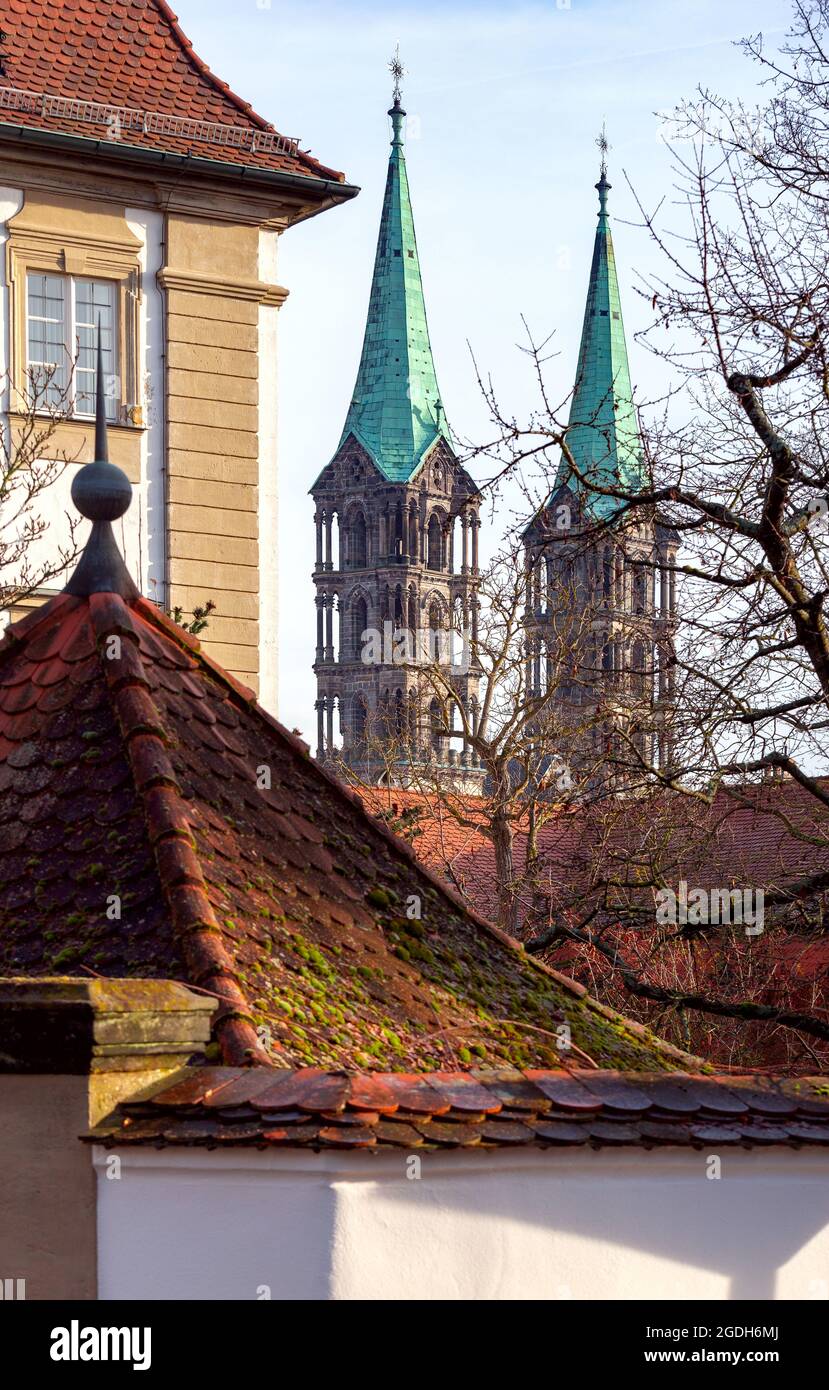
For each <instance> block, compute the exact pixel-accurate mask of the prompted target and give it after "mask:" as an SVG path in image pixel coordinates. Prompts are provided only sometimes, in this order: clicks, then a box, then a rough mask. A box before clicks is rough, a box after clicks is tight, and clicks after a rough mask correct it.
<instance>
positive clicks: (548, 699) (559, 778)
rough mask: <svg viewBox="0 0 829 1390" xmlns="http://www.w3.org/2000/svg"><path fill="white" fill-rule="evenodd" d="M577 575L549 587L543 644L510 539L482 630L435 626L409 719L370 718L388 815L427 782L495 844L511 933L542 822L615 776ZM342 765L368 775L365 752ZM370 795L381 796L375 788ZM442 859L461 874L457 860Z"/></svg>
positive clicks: (485, 587) (488, 595) (427, 795)
mask: <svg viewBox="0 0 829 1390" xmlns="http://www.w3.org/2000/svg"><path fill="white" fill-rule="evenodd" d="M574 582H575V581H574V579H573V577H572V576H568V577H563V578H561V579H560V581H559V584H558V586H557V588H556V591H555V593H554V594H550V595H547V601H549V602H550V603H551V604H552V606H553V607H554V608H555V610H556V612H557V613H558V614H559V615H560V617H559V621H558V623H557V625H556V627H555V630H554V632H551V633H549V634H548V636H547V638H546V639H545V641H544V645H543V648H542V647H541V646H540V645H537V644H535V643H534V639H533V636H532V623H531V614H530V612H529V608H530V606H531V605H532V602H533V596H532V593H531V591H530V588H529V587H528V583H527V579H526V577H525V574H524V567H523V559H522V557H521V554H520V551H518V550H516V547H515V545H514V544H513V545H512V546H509V547H507V548H506V549H505V550H504V551H503V553H501V554H500V555H498V556H497V557H496V559H495V560H494V561H493V562H492V564H491V565H489V566H488V567H487V568H485V570H484V571H483V573H482V576H481V582H480V589H479V599H480V617H479V622H478V624H477V626H476V631H475V633H474V635H473V634H472V633H470V632H464V631H463V630H462V629H461V628H460V626H457V627H455V628H454V630H452V631H451V632H447V633H434V634H430V637H434V639H435V641H434V645H433V646H432V647H431V650H429V651H424V652H421V653H416V654H414V655H415V657H416V659H415V660H414V661H412V662H411V663H410V664H409V665H408V667H407V669H408V670H409V671H410V672H412V673H413V674H414V675H415V676H416V678H417V689H416V695H415V696H414V699H413V700H411V701H410V703H409V717H408V718H407V720H406V724H405V728H404V729H402V730H401V729H397V728H396V727H394V726H393V725H391V724H390V723H389V721H388V720H387V719H385V720H384V719H383V718H382V716H380V717H378V716H377V715H376V714H375V717H374V719H373V720H370V721H369V723H368V726H367V729H366V735H365V737H366V740H367V741H369V740H370V741H371V743H372V747H371V756H370V757H369V758H368V759H367V762H368V764H369V765H372V766H376V764H377V763H378V762H381V764H382V765H383V767H384V769H385V771H384V775H383V777H382V779H381V780H382V782H383V783H384V784H385V786H386V788H387V792H386V796H385V804H386V811H387V814H392V812H391V808H392V806H393V805H394V804H395V801H394V793H395V791H396V790H397V789H399V788H401V787H405V788H407V789H408V790H409V791H415V792H417V793H418V795H419V797H420V803H421V807H422V813H423V815H424V816H426V817H430V818H432V819H433V818H434V817H435V816H436V815H438V814H440V815H441V816H443V817H445V818H448V819H450V820H451V821H453V822H454V823H455V825H457V826H459V827H462V828H464V829H467V830H469V831H474V832H475V833H476V834H478V835H481V836H483V837H484V838H485V839H486V841H487V842H488V843H489V844H490V845H491V847H492V852H493V871H494V884H495V891H496V898H497V905H494V906H495V910H494V912H493V915H494V916H496V917H497V919H498V921H499V922H500V923H501V925H502V926H504V927H505V929H507V930H509V931H511V932H513V933H517V932H518V931H519V928H520V924H521V921H522V919H523V916H524V914H525V911H526V909H527V906H528V904H529V903H530V902H531V901H532V897H533V893H534V883H535V878H536V874H537V866H538V858H539V855H538V845H539V837H540V835H541V832H542V830H543V828H544V827H545V825H546V824H547V823H548V822H549V821H550V820H551V818H553V817H554V816H556V815H557V814H558V813H559V812H560V811H561V808H562V807H563V806H567V805H575V804H577V803H579V802H583V801H585V800H588V799H592V798H594V797H596V796H598V795H599V794H600V790H601V788H602V787H603V786H604V785H605V784H606V781H607V777H608V752H607V748H606V747H605V741H604V711H603V710H602V709H601V708H597V706H596V703H595V699H594V698H593V689H594V684H595V680H596V675H597V671H596V666H597V661H598V660H599V655H598V649H597V644H596V639H595V634H594V631H593V629H594V618H595V613H594V603H595V601H596V596H595V595H590V596H588V601H587V602H586V603H585V602H582V603H580V604H578V605H577V604H576V603H575V602H574V592H573V586H574ZM455 621H456V622H457V621H458V620H457V618H456V619H455ZM469 669H472V670H474V671H475V672H476V673H477V675H478V678H479V688H478V697H477V700H476V701H475V702H474V703H472V702H470V701H469V700H468V699H467V694H466V691H467V683H466V680H465V679H459V672H463V675H464V676H465V675H466V672H467V671H468V670H469ZM458 744H460V745H461V746H460V748H457V747H453V745H458ZM564 750H568V751H567V754H566V755H565V751H564ZM340 771H341V773H342V775H344V776H345V777H346V778H348V779H349V780H350V781H352V783H354V784H356V785H360V784H361V778H360V765H359V761H358V760H357V761H355V760H353V759H352V760H351V761H350V762H349V764H348V766H345V765H343V766H342V767H341V768H340ZM363 785H364V784H363ZM375 785H376V784H375ZM472 785H474V787H475V793H476V794H474V795H470V789H471V786H472ZM366 790H368V789H367V788H366ZM370 799H371V802H372V804H373V805H374V806H375V807H377V806H378V805H382V802H383V798H378V796H377V794H376V792H375V791H374V790H373V789H372V794H371V798H370ZM395 820H396V821H397V822H398V823H399V824H398V828H401V829H405V828H406V826H405V824H404V822H402V821H401V819H400V816H399V815H396V816H395ZM409 821H410V824H413V817H412V816H411V814H410V816H409ZM516 836H519V838H520V845H521V854H520V862H519V861H518V860H517V859H516V854H515V846H516ZM444 868H445V869H446V870H447V871H448V872H450V873H451V864H450V863H449V862H448V861H447V862H446V863H445V865H444ZM458 886H459V887H463V885H462V884H458Z"/></svg>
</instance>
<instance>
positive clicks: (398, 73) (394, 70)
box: [389, 43, 406, 111]
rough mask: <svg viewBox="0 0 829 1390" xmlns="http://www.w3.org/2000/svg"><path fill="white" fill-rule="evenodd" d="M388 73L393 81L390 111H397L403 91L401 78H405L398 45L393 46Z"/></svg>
mask: <svg viewBox="0 0 829 1390" xmlns="http://www.w3.org/2000/svg"><path fill="white" fill-rule="evenodd" d="M389 72H390V73H391V75H392V78H393V80H394V89H393V91H392V110H393V111H399V110H400V102H401V98H402V96H403V89H402V85H401V84H402V82H403V78H404V77H405V76H406V69H405V68H404V66H403V64H402V62H401V61H400V44H399V43H398V44H396V45H395V49H394V55H393V57H391V58H390V59H389Z"/></svg>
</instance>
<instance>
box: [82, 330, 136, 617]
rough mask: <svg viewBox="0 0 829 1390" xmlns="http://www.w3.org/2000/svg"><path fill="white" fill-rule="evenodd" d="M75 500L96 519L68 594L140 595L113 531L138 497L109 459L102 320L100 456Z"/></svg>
mask: <svg viewBox="0 0 829 1390" xmlns="http://www.w3.org/2000/svg"><path fill="white" fill-rule="evenodd" d="M72 501H73V502H74V504H75V506H76V507H77V509H78V511H79V512H80V514H81V516H85V517H88V519H89V520H90V521H91V522H92V531H91V532H90V535H89V540H88V541H87V543H86V548H85V549H84V552H83V555H82V556H81V558H80V561H79V562H78V567H77V569H76V570H75V573H74V574H73V575H72V578H71V579H70V580H69V583H68V584H67V585H66V590H65V592H66V593H67V594H75V595H77V596H84V595H87V594H110V593H111V594H120V595H121V597H122V598H126V599H133V598H138V589H137V588H136V586H135V584H134V583H133V580H132V578H131V576H130V573H129V571H128V569H127V567H126V565H125V564H124V557H123V556H122V554H121V552H120V550H119V549H118V545H117V542H116V540H115V536H114V535H113V533H112V522H113V521H117V520H118V518H119V517H120V516H123V515H124V513H125V512H126V510H127V508H128V507H129V505H130V502H131V501H132V484H131V483H130V480H129V478H128V477H127V475H126V473H125V472H124V470H123V469H122V468H118V467H117V465H116V464H114V463H110V462H109V445H108V441H107V420H106V391H105V378H104V353H103V348H102V346H101V321H100V318H99V320H98V362H97V369H96V381H95V459H94V462H92V463H86V464H84V466H83V467H82V468H79V469H78V471H77V473H76V474H75V477H74V478H73V480H72Z"/></svg>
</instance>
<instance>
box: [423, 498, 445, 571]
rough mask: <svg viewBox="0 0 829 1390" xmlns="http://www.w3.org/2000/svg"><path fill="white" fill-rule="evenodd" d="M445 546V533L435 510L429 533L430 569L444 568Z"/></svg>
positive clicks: (428, 556)
mask: <svg viewBox="0 0 829 1390" xmlns="http://www.w3.org/2000/svg"><path fill="white" fill-rule="evenodd" d="M442 548H443V533H442V531H441V526H440V518H439V517H438V516H437V514H436V513H435V512H433V513H432V515H431V517H430V519H429V530H428V533H427V561H426V563H427V565H428V567H429V569H430V570H440V569H442V568H443V565H442V555H441V550H442Z"/></svg>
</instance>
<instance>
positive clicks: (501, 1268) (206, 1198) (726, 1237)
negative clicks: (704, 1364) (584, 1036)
mask: <svg viewBox="0 0 829 1390" xmlns="http://www.w3.org/2000/svg"><path fill="white" fill-rule="evenodd" d="M117 1153H118V1155H119V1156H120V1159H121V1170H120V1172H121V1175H120V1177H119V1178H108V1177H107V1176H106V1173H107V1161H106V1156H105V1155H104V1153H103V1150H100V1151H99V1150H96V1164H97V1166H98V1174H99V1182H98V1263H99V1279H100V1287H99V1296H100V1297H101V1298H105V1299H111V1298H139V1299H142V1298H143V1299H146V1298H157V1299H182V1298H193V1299H256V1298H262V1297H271V1298H274V1299H321V1298H337V1299H382V1300H400V1299H438V1300H447V1299H464V1300H477V1299H495V1300H498V1299H545V1300H546V1299H552V1300H561V1299H639V1298H649V1299H668V1300H681V1299H689V1298H699V1299H712V1300H717V1299H732V1298H734V1299H739V1298H752V1299H761V1300H763V1299H774V1298H785V1299H826V1298H827V1297H829V1181H827V1179H829V1156H827V1155H822V1154H820V1153H819V1152H814V1153H813V1152H811V1151H799V1152H793V1151H791V1150H783V1149H781V1150H774V1151H772V1150H766V1151H765V1152H762V1151H753V1152H747V1151H744V1150H729V1149H727V1148H725V1149H723V1150H722V1151H721V1152H720V1153H719V1154H711V1153H706V1152H704V1151H700V1152H697V1151H686V1150H661V1151H653V1150H652V1151H645V1150H635V1151H634V1150H631V1151H629V1152H624V1153H621V1152H619V1151H615V1152H614V1151H611V1150H602V1151H599V1152H593V1151H580V1152H579V1153H578V1154H576V1153H562V1152H560V1151H550V1150H548V1151H546V1152H535V1151H527V1152H524V1153H521V1154H516V1153H515V1152H513V1153H507V1152H504V1151H487V1152H486V1153H484V1152H481V1153H478V1154H473V1153H470V1154H461V1153H446V1154H425V1155H422V1156H419V1157H420V1161H421V1176H420V1177H419V1178H409V1177H407V1175H406V1174H407V1169H408V1170H409V1171H412V1163H411V1158H412V1156H411V1155H407V1154H406V1153H405V1152H403V1151H401V1153H400V1154H399V1155H398V1154H377V1155H374V1156H370V1155H366V1154H339V1153H333V1152H330V1153H324V1154H319V1155H315V1154H311V1153H307V1154H306V1153H300V1152H297V1153H294V1154H290V1153H273V1152H261V1151H258V1150H237V1151H235V1152H232V1151H224V1152H217V1151H212V1152H207V1151H206V1150H204V1149H175V1148H169V1149H165V1150H162V1151H157V1150H149V1149H148V1150H137V1149H134V1150H131V1151H127V1150H124V1149H121V1150H118V1151H117ZM712 1157H717V1158H719V1160H720V1163H721V1176H720V1177H719V1178H710V1177H708V1176H707V1174H708V1173H709V1172H710V1171H712V1165H711V1163H710V1159H711V1158H712ZM110 1171H111V1169H110Z"/></svg>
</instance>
